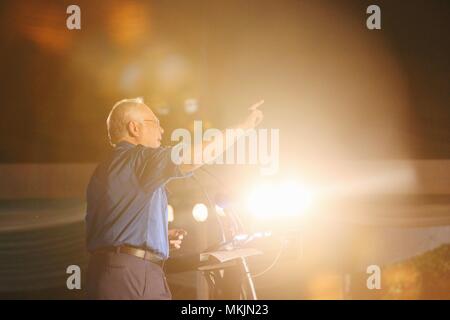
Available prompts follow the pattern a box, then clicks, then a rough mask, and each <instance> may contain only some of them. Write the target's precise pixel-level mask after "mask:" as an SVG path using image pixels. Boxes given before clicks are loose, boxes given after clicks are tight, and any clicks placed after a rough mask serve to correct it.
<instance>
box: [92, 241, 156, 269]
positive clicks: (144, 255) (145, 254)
mask: <svg viewBox="0 0 450 320" xmlns="http://www.w3.org/2000/svg"><path fill="white" fill-rule="evenodd" d="M105 252H115V253H125V254H129V255H131V256H135V257H137V258H140V259H144V260H147V261H151V262H153V263H155V264H157V265H159V266H162V265H163V264H164V259H163V258H161V257H160V256H159V255H158V254H156V253H154V252H152V251H150V250H145V249H141V248H135V247H131V246H127V245H123V246H119V247H109V248H104V249H100V250H96V251H94V253H105Z"/></svg>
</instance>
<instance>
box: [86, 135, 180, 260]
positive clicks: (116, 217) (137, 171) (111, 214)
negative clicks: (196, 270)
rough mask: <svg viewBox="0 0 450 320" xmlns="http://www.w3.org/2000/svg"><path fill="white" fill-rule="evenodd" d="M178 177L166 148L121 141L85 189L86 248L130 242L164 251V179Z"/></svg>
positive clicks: (166, 245) (166, 253) (166, 248)
mask: <svg viewBox="0 0 450 320" xmlns="http://www.w3.org/2000/svg"><path fill="white" fill-rule="evenodd" d="M176 177H183V175H182V174H181V172H180V170H179V167H178V166H177V165H175V164H174V163H173V162H172V160H171V148H164V147H160V148H147V147H144V146H142V145H133V144H131V143H128V142H125V141H122V142H120V143H118V145H117V146H116V148H115V149H114V151H113V152H112V154H111V155H110V157H109V158H108V159H107V160H106V161H103V162H102V163H100V164H99V165H98V166H97V168H96V170H95V171H94V174H93V175H92V178H91V180H90V182H89V185H88V188H87V194H86V196H87V213H86V227H87V247H88V250H89V251H94V250H97V249H101V248H104V247H109V246H120V245H124V244H127V245H131V246H135V247H143V248H147V249H150V250H152V251H154V252H155V253H157V254H159V255H160V256H162V257H163V258H168V256H169V242H168V230H167V228H168V221H167V219H168V216H167V195H166V191H165V187H164V186H165V184H166V183H167V182H168V181H169V180H170V179H171V178H176Z"/></svg>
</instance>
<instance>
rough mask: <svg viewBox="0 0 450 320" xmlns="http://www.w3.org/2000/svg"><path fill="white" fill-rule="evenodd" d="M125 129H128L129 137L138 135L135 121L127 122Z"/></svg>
mask: <svg viewBox="0 0 450 320" xmlns="http://www.w3.org/2000/svg"><path fill="white" fill-rule="evenodd" d="M127 131H128V134H129V135H130V137H137V136H139V128H138V124H137V123H136V122H135V121H130V122H128V124H127Z"/></svg>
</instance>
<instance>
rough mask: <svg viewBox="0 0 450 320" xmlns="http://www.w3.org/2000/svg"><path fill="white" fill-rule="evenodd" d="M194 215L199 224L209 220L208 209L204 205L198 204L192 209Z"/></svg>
mask: <svg viewBox="0 0 450 320" xmlns="http://www.w3.org/2000/svg"><path fill="white" fill-rule="evenodd" d="M192 215H193V216H194V219H195V220H196V221H198V222H203V221H205V220H206V219H207V218H208V207H207V206H206V205H204V204H203V203H197V204H196V205H195V206H194V208H193V209H192Z"/></svg>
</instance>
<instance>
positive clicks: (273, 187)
mask: <svg viewBox="0 0 450 320" xmlns="http://www.w3.org/2000/svg"><path fill="white" fill-rule="evenodd" d="M312 200H313V194H312V192H311V191H310V190H307V189H306V188H305V187H303V186H301V185H299V184H297V183H295V182H291V181H287V182H284V183H281V184H264V185H260V186H258V187H257V188H255V189H254V190H253V192H252V193H251V194H250V196H249V199H248V203H247V207H248V209H249V211H250V212H251V214H252V215H253V216H255V217H259V218H275V217H285V216H296V215H299V214H301V213H302V212H304V211H305V210H306V209H308V208H309V206H310V205H311V203H312Z"/></svg>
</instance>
